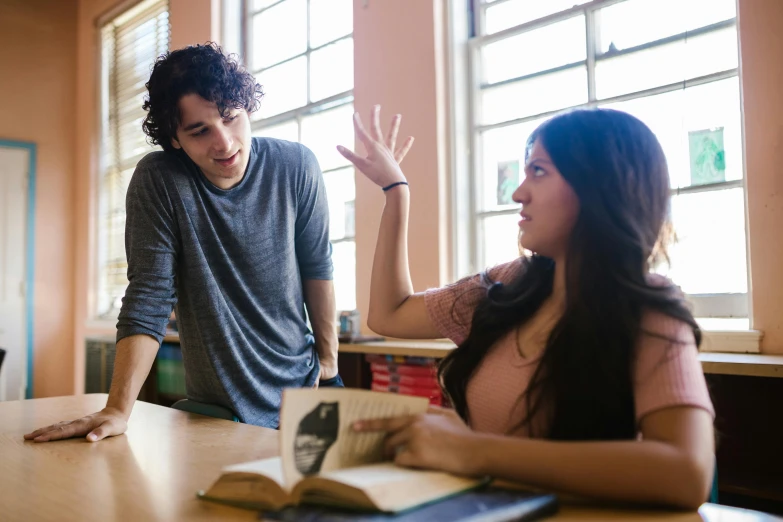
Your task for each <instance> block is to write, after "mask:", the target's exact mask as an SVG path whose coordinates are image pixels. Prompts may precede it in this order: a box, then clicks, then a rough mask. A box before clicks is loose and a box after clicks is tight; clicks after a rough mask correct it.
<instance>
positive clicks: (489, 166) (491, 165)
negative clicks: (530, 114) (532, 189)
mask: <svg viewBox="0 0 783 522" xmlns="http://www.w3.org/2000/svg"><path fill="white" fill-rule="evenodd" d="M544 121H546V119H545V118H542V119H539V120H533V121H529V122H525V123H520V124H518V125H510V126H508V127H501V128H499V129H492V130H489V131H487V132H484V133H483V134H482V136H481V158H482V170H481V175H480V177H479V179H480V180H481V185H480V187H479V190H480V191H481V195H480V197H479V198H478V201H479V202H480V203H479V204H480V208H479V209H478V210H479V211H488V210H502V209H506V208H510V207H511V206H518V205H517V204H516V203H513V202H511V201H510V199H511V198H510V192H513V190H516V187H518V186H519V184H520V183H522V180H523V179H524V168H523V167H524V164H525V143H526V142H527V138H528V136H530V134H531V133H532V132H533V131H534V130H535V128H536V127H538V126H539V125H540V124H541V123H543V122H544ZM514 163H516V183H514V181H515V180H514V172H513V171H514V166H515V165H514ZM512 187H513V189H512Z"/></svg>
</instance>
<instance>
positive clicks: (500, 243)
mask: <svg viewBox="0 0 783 522" xmlns="http://www.w3.org/2000/svg"><path fill="white" fill-rule="evenodd" d="M519 219H520V218H519V215H518V214H509V215H507V216H492V217H488V218H483V219H482V224H481V226H482V230H481V233H482V243H483V247H484V248H483V250H482V253H483V258H482V259H481V260H480V261H479V262H480V263H481V264H480V266H479V269H480V270H483V269H484V268H490V267H493V266H495V265H499V264H501V263H506V262H508V261H512V260H513V259H516V258H517V257H519Z"/></svg>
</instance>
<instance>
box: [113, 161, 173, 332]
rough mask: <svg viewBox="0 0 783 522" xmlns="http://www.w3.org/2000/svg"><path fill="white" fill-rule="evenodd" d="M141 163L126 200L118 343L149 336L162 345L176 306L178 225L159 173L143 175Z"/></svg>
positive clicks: (143, 170)
mask: <svg viewBox="0 0 783 522" xmlns="http://www.w3.org/2000/svg"><path fill="white" fill-rule="evenodd" d="M143 161H144V160H142V162H140V164H139V165H138V166H137V167H136V171H135V172H134V173H133V177H132V178H131V182H130V185H129V186H128V193H127V196H126V221H125V253H126V255H127V258H128V282H129V283H128V289H127V290H126V291H125V297H124V298H123V300H122V310H121V311H120V315H119V320H118V322H117V340H118V341H119V340H120V339H122V338H124V337H128V336H131V335H137V334H147V335H151V336H152V337H154V338H155V339H157V340H158V342H161V341H162V340H163V336H164V334H165V332H166V324H167V322H168V319H169V316H170V315H171V310H172V308H173V307H174V304H175V303H176V301H177V298H176V289H175V286H174V275H175V272H176V259H177V248H178V247H177V240H176V238H177V233H176V221H175V219H174V216H173V210H172V205H171V201H170V200H169V197H168V194H167V192H166V188H165V185H164V183H163V180H162V178H161V177H160V174H159V173H156V172H150V171H148V170H146V169H145V168H144V166H143Z"/></svg>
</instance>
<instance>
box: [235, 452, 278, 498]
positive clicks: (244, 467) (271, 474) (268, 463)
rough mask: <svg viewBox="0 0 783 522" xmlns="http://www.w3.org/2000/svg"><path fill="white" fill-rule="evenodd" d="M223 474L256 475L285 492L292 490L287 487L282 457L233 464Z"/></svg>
mask: <svg viewBox="0 0 783 522" xmlns="http://www.w3.org/2000/svg"><path fill="white" fill-rule="evenodd" d="M223 473H224V474H225V473H255V474H257V475H263V476H265V477H267V478H269V479H271V480H273V481H275V482H276V483H277V484H278V485H279V486H280V487H281V488H283V489H284V490H285V491H289V490H290V489H291V488H290V487H288V486H287V484H286V481H285V477H284V476H283V462H282V460H281V459H280V457H272V458H269V459H261V460H251V461H250V462H242V463H241V464H233V465H231V466H226V467H225V468H223Z"/></svg>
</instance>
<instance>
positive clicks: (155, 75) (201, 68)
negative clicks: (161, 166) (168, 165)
mask: <svg viewBox="0 0 783 522" xmlns="http://www.w3.org/2000/svg"><path fill="white" fill-rule="evenodd" d="M146 87H147V96H146V97H145V98H144V105H143V106H142V108H143V109H144V110H145V111H147V116H146V117H145V118H144V123H142V128H143V129H144V133H145V134H146V135H147V136H149V141H151V142H152V144H153V145H160V146H161V147H163V150H165V151H172V150H174V147H173V146H172V144H171V139H172V138H176V137H177V127H179V124H180V122H181V114H180V111H179V100H180V98H182V97H183V96H185V95H187V94H198V95H199V96H201V97H202V98H204V99H205V100H207V101H211V102H214V103H215V104H216V105H217V108H218V110H219V111H220V114H221V116H226V115H227V113H228V111H230V110H231V109H245V110H246V111H247V112H248V113H251V112H253V111H255V110H258V106H259V104H260V103H261V98H263V96H264V93H263V91H262V90H261V85H259V84H258V83H256V80H255V78H253V76H252V75H251V74H250V73H249V72H247V71H246V70H245V68H244V67H243V66H242V65H240V64H239V62H238V61H237V59H236V57H235V55H226V54H224V53H223V50H222V49H221V48H220V46H219V45H217V44H215V43H212V42H209V43H207V44H205V45H194V46H190V47H185V48H184V49H178V50H176V51H171V52H168V53H166V54H164V55H161V56H160V57H159V58H158V59H157V60H156V61H155V65H154V66H153V68H152V74H151V75H150V80H149V81H148V82H147V85H146Z"/></svg>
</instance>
